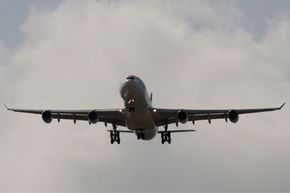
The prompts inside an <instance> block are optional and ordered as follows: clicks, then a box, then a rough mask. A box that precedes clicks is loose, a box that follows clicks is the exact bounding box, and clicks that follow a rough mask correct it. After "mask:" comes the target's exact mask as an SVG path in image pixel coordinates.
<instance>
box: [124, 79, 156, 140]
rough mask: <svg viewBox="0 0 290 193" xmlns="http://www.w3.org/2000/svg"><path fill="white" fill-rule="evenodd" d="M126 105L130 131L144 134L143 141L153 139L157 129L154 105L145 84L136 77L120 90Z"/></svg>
mask: <svg viewBox="0 0 290 193" xmlns="http://www.w3.org/2000/svg"><path fill="white" fill-rule="evenodd" d="M120 94H121V97H122V98H123V100H124V103H125V121H126V125H127V127H128V129H130V130H133V131H134V132H135V133H136V135H138V134H140V133H142V134H143V139H145V140H150V139H153V138H154V137H155V136H156V134H157V127H156V125H155V123H154V120H153V118H152V114H151V113H152V103H151V100H150V98H149V95H148V92H147V90H146V87H145V84H144V83H143V81H142V80H141V79H139V78H138V77H136V76H129V77H128V78H127V80H126V81H125V82H124V83H122V85H121V88H120Z"/></svg>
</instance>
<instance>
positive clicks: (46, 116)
mask: <svg viewBox="0 0 290 193" xmlns="http://www.w3.org/2000/svg"><path fill="white" fill-rule="evenodd" d="M41 116H42V120H43V121H44V122H45V123H51V121H52V119H53V117H52V113H51V111H43V112H42V115H41Z"/></svg>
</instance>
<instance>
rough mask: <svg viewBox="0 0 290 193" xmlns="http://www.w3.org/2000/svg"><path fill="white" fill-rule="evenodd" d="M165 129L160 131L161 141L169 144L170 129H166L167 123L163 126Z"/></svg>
mask: <svg viewBox="0 0 290 193" xmlns="http://www.w3.org/2000/svg"><path fill="white" fill-rule="evenodd" d="M164 129H165V131H162V132H161V143H162V144H164V143H165V142H167V143H168V144H171V133H170V131H167V129H168V125H165V126H164Z"/></svg>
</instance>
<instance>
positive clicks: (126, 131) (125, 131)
mask: <svg viewBox="0 0 290 193" xmlns="http://www.w3.org/2000/svg"><path fill="white" fill-rule="evenodd" d="M111 131H114V130H112V129H111V130H108V132H111ZM117 131H118V132H120V133H133V131H129V130H117Z"/></svg>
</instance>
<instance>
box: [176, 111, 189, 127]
mask: <svg viewBox="0 0 290 193" xmlns="http://www.w3.org/2000/svg"><path fill="white" fill-rule="evenodd" d="M177 118H178V121H179V122H181V123H183V124H184V123H186V122H187V121H188V116H187V113H186V112H185V111H183V110H180V111H178V112H177Z"/></svg>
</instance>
